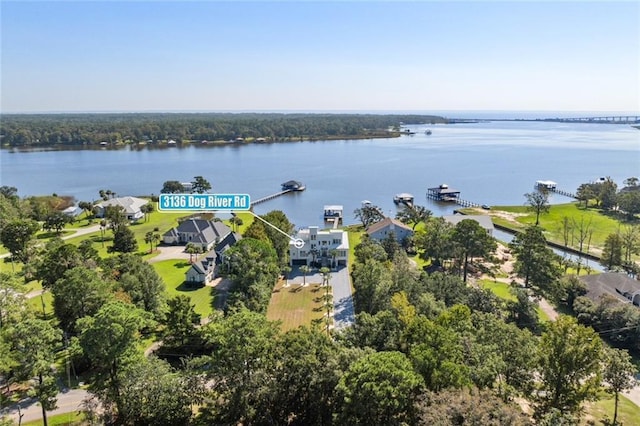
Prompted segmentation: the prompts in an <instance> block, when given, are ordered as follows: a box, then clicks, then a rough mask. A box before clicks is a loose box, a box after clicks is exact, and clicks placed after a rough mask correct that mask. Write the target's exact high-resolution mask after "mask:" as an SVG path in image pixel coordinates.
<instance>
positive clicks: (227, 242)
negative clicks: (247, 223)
mask: <svg viewBox="0 0 640 426" xmlns="http://www.w3.org/2000/svg"><path fill="white" fill-rule="evenodd" d="M241 239H242V235H240V234H238V233H237V232H231V233H229V234H228V235H227V236H226V237H224V239H223V240H222V241H220V242H219V243H218V244H216V248H215V250H216V253H224V252H225V251H227V250H229V249H230V248H231V247H232V246H233V245H234V244H235V243H237V242H238V241H240V240H241Z"/></svg>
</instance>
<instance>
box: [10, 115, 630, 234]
mask: <svg viewBox="0 0 640 426" xmlns="http://www.w3.org/2000/svg"><path fill="white" fill-rule="evenodd" d="M407 127H408V128H410V129H411V130H412V131H415V132H416V134H415V135H413V136H403V137H401V138H393V139H376V140H358V141H331V142H301V143H287V144H267V145H248V146H240V147H238V146H216V147H200V146H193V147H187V148H168V149H142V150H129V149H120V150H77V151H29V152H19V151H7V150H2V151H0V166H1V173H0V184H2V185H10V186H15V187H17V188H18V193H19V195H21V196H26V195H36V194H51V193H54V192H55V193H58V194H70V195H74V196H75V197H76V198H77V199H78V200H94V199H97V198H98V190H99V189H111V190H113V191H115V192H116V193H118V194H119V195H140V194H151V193H154V194H158V193H159V191H160V189H161V187H162V184H163V182H164V181H166V180H179V181H189V180H191V178H192V177H193V176H196V175H202V176H204V177H205V178H207V179H208V180H209V181H210V182H211V184H212V185H213V190H214V192H221V193H223V192H224V193H234V192H238V193H248V194H250V195H251V196H252V198H254V199H256V198H260V197H262V196H265V195H267V194H271V193H274V192H277V191H279V189H280V184H281V183H282V182H285V181H287V180H290V179H295V180H300V181H302V182H304V183H305V184H306V185H307V190H306V191H304V192H302V193H296V194H288V195H286V196H283V197H280V198H278V199H275V200H272V201H269V202H266V203H264V204H262V205H259V206H257V207H256V212H257V213H265V212H267V211H269V210H274V209H279V210H283V211H284V212H285V213H286V214H287V216H288V217H289V218H290V220H291V221H292V222H293V223H295V224H296V226H298V227H303V226H308V225H317V224H321V222H322V207H323V205H325V204H342V205H344V208H345V222H346V223H355V219H354V218H353V213H352V212H353V210H354V209H356V208H358V207H360V204H361V201H362V200H370V201H372V202H373V203H374V204H377V205H379V206H380V207H382V208H383V210H384V211H385V212H387V213H391V214H395V210H396V208H395V205H394V204H393V196H394V195H395V194H396V193H400V192H409V193H412V194H414V195H415V198H416V203H417V204H423V205H426V206H427V207H428V208H430V209H431V210H433V211H434V213H435V214H436V215H441V214H447V213H449V212H451V210H453V208H455V207H454V206H452V205H439V204H436V203H432V202H430V201H428V200H427V199H426V196H425V193H426V189H427V188H428V187H432V186H437V185H439V184H441V183H447V184H449V186H450V187H453V188H456V189H459V190H460V191H461V197H462V198H464V199H467V200H470V201H473V202H476V203H479V204H489V205H504V204H524V197H523V194H524V193H526V192H530V191H532V189H533V184H534V182H535V181H536V180H539V179H549V180H554V181H556V182H558V184H559V185H558V186H559V187H560V188H562V189H565V190H569V191H575V189H576V187H577V186H578V185H579V184H580V183H583V182H587V181H591V180H594V179H596V178H598V177H601V176H611V178H613V179H614V180H615V181H616V182H618V184H621V183H622V181H623V180H624V179H626V178H628V177H630V176H640V131H639V130H636V129H634V128H631V127H629V126H625V125H604V124H563V123H540V122H486V123H485V122H483V123H475V124H455V125H436V126H431V125H430V126H427V125H424V126H418V125H416V126H407ZM426 129H430V130H431V131H432V134H431V135H429V136H427V135H425V130H426ZM566 201H568V199H567V198H564V197H561V196H554V197H553V199H552V202H566Z"/></svg>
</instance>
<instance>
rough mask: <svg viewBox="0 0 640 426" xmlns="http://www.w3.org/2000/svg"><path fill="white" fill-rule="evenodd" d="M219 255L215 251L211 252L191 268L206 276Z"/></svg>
mask: <svg viewBox="0 0 640 426" xmlns="http://www.w3.org/2000/svg"><path fill="white" fill-rule="evenodd" d="M217 257H218V255H217V254H216V252H215V250H210V251H208V252H207V253H206V254H204V255H203V256H201V257H200V259H199V260H197V261H195V262H193V263H192V264H191V268H193V269H195V270H196V271H197V272H198V273H200V274H206V273H207V270H209V269H210V268H211V267H212V266H213V265H214V264H215V262H216V258H217Z"/></svg>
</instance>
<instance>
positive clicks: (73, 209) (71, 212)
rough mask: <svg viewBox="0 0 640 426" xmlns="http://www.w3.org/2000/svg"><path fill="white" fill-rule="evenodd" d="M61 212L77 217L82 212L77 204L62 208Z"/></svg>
mask: <svg viewBox="0 0 640 426" xmlns="http://www.w3.org/2000/svg"><path fill="white" fill-rule="evenodd" d="M62 213H64V214H66V215H67V216H69V217H78V216H80V214H81V213H82V209H81V208H80V207H78V206H70V207H67V208H66V209H64V210H62Z"/></svg>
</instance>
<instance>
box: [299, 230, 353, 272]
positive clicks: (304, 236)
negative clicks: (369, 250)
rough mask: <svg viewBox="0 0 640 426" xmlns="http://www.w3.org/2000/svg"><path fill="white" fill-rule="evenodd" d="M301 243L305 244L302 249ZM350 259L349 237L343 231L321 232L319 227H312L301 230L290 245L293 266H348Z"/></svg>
mask: <svg viewBox="0 0 640 426" xmlns="http://www.w3.org/2000/svg"><path fill="white" fill-rule="evenodd" d="M296 240H297V241H296ZM299 241H302V242H303V243H304V244H303V245H302V246H301V247H300V244H299ZM296 242H297V243H298V244H296ZM348 258H349V237H348V234H347V232H346V231H343V230H341V229H331V230H326V231H321V230H320V229H319V228H318V227H317V226H310V227H308V228H305V229H301V230H299V231H298V232H297V233H296V235H295V236H294V240H292V241H291V243H290V244H289V259H290V262H291V265H310V264H312V263H318V264H321V265H323V266H331V267H336V266H338V265H346V264H347V260H348Z"/></svg>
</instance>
